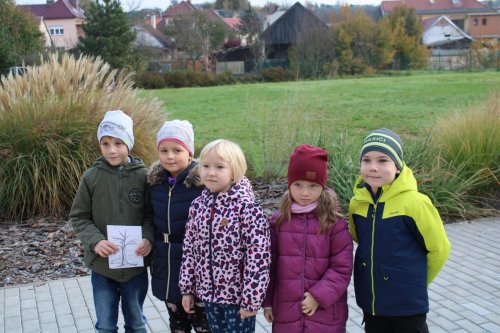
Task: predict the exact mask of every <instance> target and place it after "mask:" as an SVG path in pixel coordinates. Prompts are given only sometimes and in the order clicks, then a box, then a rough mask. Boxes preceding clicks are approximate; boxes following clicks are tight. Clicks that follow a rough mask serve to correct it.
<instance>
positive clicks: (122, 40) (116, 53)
mask: <svg viewBox="0 0 500 333" xmlns="http://www.w3.org/2000/svg"><path fill="white" fill-rule="evenodd" d="M102 2H103V3H102V4H101V3H100V2H99V1H96V2H92V3H91V4H90V8H89V11H88V13H86V16H87V22H86V23H85V24H84V25H83V31H84V32H85V37H81V38H80V41H79V43H78V46H77V48H78V50H79V51H80V52H81V53H83V54H86V55H92V56H100V57H101V58H102V59H103V60H104V61H106V62H107V63H109V64H110V65H111V66H112V67H114V68H123V67H126V66H127V65H129V63H130V57H131V54H132V42H133V41H134V39H135V33H134V32H133V31H132V30H131V29H130V28H129V26H128V23H127V14H126V13H125V12H124V11H123V9H122V7H121V5H120V2H119V1H118V0H102Z"/></svg>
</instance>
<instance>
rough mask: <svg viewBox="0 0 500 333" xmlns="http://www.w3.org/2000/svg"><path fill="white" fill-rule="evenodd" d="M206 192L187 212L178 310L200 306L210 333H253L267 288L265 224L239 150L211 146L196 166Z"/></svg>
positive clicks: (218, 143)
mask: <svg viewBox="0 0 500 333" xmlns="http://www.w3.org/2000/svg"><path fill="white" fill-rule="evenodd" d="M198 167H199V170H200V176H201V181H202V182H203V184H204V185H205V186H206V187H207V188H206V189H205V190H203V192H202V194H201V196H200V197H198V198H197V199H196V200H194V201H193V203H192V204H191V207H190V209H189V220H188V223H187V225H186V236H185V238H184V245H183V251H184V252H183V255H182V266H181V277H180V282H179V287H180V290H181V293H182V294H183V297H182V306H183V307H184V310H185V311H186V312H188V313H193V311H194V310H193V307H194V299H193V297H194V296H195V295H196V296H198V297H199V298H200V299H201V300H202V301H203V302H204V303H205V309H206V313H207V317H208V322H209V323H210V328H211V330H212V332H254V331H255V315H256V313H257V310H258V309H259V308H260V307H261V303H262V300H263V299H264V295H265V292H266V288H267V285H268V283H269V265H270V258H271V253H270V236H269V223H268V221H267V219H266V217H265V216H264V213H263V210H262V208H261V207H260V206H259V205H258V204H257V203H256V202H255V197H254V194H253V191H252V186H251V185H250V182H249V181H248V179H247V178H246V177H245V176H244V175H245V171H246V169H247V165H246V161H245V156H244V155H243V152H242V151H241V149H240V147H239V146H238V145H237V144H235V143H233V142H230V141H227V140H223V139H220V140H216V141H213V142H211V143H209V144H208V145H206V146H205V148H203V150H202V151H201V154H200V164H199V166H198Z"/></svg>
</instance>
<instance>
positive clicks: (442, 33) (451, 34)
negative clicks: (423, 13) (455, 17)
mask: <svg viewBox="0 0 500 333" xmlns="http://www.w3.org/2000/svg"><path fill="white" fill-rule="evenodd" d="M423 24H424V33H423V35H422V42H423V44H424V45H426V46H427V47H429V48H439V49H468V48H469V45H470V43H471V42H472V40H473V39H472V37H471V36H469V35H467V34H466V33H465V32H464V31H463V30H462V29H460V28H459V27H457V26H456V25H455V23H453V22H452V21H451V20H450V19H449V18H448V17H446V16H444V15H442V16H439V17H438V18H429V19H427V20H424V21H423Z"/></svg>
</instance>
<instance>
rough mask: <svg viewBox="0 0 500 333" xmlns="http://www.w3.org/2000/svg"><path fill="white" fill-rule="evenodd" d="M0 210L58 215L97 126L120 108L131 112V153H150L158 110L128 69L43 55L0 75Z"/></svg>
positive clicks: (10, 214)
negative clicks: (37, 62)
mask: <svg viewBox="0 0 500 333" xmlns="http://www.w3.org/2000/svg"><path fill="white" fill-rule="evenodd" d="M0 83H1V85H0V218H8V219H21V218H26V217H32V216H34V215H38V214H40V215H45V216H61V215H63V214H65V213H66V212H67V210H68V208H69V207H70V205H71V203H72V201H73V197H74V194H75V192H76V189H77V187H78V183H79V179H80V177H81V175H82V173H83V172H84V171H85V170H86V169H87V168H89V167H90V166H91V165H92V164H93V163H94V161H95V160H96V158H97V157H98V156H99V155H100V149H99V145H98V142H97V134H96V133H97V126H98V124H99V122H100V121H101V120H102V118H103V116H104V113H105V112H106V111H109V110H116V109H121V110H123V111H124V112H125V113H127V114H129V115H130V116H131V117H132V118H133V119H134V133H135V145H134V148H133V151H132V154H133V155H136V156H139V157H141V158H142V159H143V160H144V161H145V163H146V164H149V162H151V161H152V159H153V158H154V156H155V154H156V151H155V149H154V148H155V143H156V141H155V135H154V133H156V131H157V130H158V128H159V127H160V126H161V125H162V122H163V120H164V119H163V116H162V115H163V114H164V112H161V106H160V103H159V102H158V101H157V100H156V99H151V98H149V99H142V98H140V97H138V94H137V92H136V90H134V89H133V88H132V85H133V82H132V80H131V77H130V75H125V74H124V73H123V72H119V71H116V70H111V68H110V66H109V65H108V64H106V63H104V62H103V61H102V60H101V59H99V58H97V59H95V58H89V57H83V56H82V57H80V58H74V57H72V56H69V55H67V54H65V55H63V56H61V57H58V56H57V55H55V54H54V55H50V56H49V57H48V58H46V59H41V63H40V65H39V66H33V67H29V68H28V70H27V72H26V73H25V74H24V75H23V76H15V77H13V76H11V75H9V76H8V77H4V76H2V77H1V78H0Z"/></svg>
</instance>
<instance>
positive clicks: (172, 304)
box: [167, 303, 177, 312]
mask: <svg viewBox="0 0 500 333" xmlns="http://www.w3.org/2000/svg"><path fill="white" fill-rule="evenodd" d="M167 307H168V308H170V310H172V312H177V305H175V304H174V303H167Z"/></svg>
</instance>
